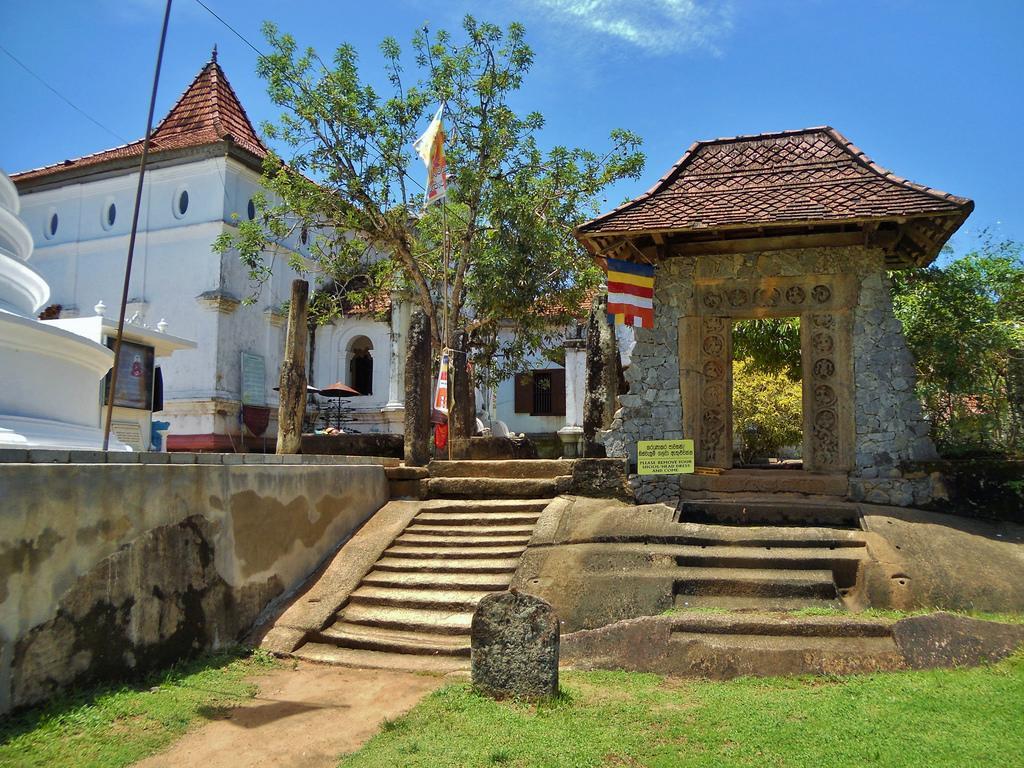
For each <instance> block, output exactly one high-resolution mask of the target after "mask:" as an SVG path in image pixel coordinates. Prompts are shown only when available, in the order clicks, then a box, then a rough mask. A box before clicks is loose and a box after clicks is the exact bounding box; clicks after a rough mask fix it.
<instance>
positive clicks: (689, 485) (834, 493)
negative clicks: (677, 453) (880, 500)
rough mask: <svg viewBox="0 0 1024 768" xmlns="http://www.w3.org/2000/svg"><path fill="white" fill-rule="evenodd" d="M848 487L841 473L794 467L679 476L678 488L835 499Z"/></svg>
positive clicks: (728, 470) (729, 470) (733, 470)
mask: <svg viewBox="0 0 1024 768" xmlns="http://www.w3.org/2000/svg"><path fill="white" fill-rule="evenodd" d="M848 486H849V480H848V479H847V477H846V475H845V474H840V473H837V474H817V473H814V472H805V471H803V470H795V469H727V470H725V471H723V472H722V473H720V474H718V475H697V474H693V475H680V476H679V487H680V489H681V490H683V491H703V492H709V493H742V494H750V493H801V494H809V495H814V496H826V497H828V496H831V497H835V498H836V499H837V500H838V498H840V497H843V496H845V495H846V492H847V490H848Z"/></svg>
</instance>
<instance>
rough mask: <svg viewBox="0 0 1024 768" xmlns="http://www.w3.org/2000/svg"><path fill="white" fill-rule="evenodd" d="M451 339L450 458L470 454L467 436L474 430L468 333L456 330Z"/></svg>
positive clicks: (474, 419) (449, 369)
mask: <svg viewBox="0 0 1024 768" xmlns="http://www.w3.org/2000/svg"><path fill="white" fill-rule="evenodd" d="M452 341H453V346H454V349H452V351H451V360H450V364H449V368H448V382H449V384H448V385H449V386H450V387H451V390H450V395H451V402H449V404H448V439H449V440H450V441H451V446H452V458H453V459H464V458H466V457H467V456H468V455H469V439H470V437H472V435H473V433H474V432H475V431H476V408H475V404H474V402H473V382H472V381H471V380H470V373H469V355H468V344H469V336H468V334H467V333H466V332H465V331H458V332H457V333H456V334H455V337H454V339H453V340H452Z"/></svg>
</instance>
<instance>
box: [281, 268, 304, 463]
mask: <svg viewBox="0 0 1024 768" xmlns="http://www.w3.org/2000/svg"><path fill="white" fill-rule="evenodd" d="M308 312H309V283H307V282H306V281H305V280H292V298H291V303H290V304H289V305H288V334H287V336H286V338H285V343H284V360H283V361H282V362H281V384H280V387H281V404H280V406H278V411H277V452H278V453H279V454H283V453H300V452H301V450H302V419H303V416H305V413H306V338H307V334H308V329H307V327H306V317H307V314H308Z"/></svg>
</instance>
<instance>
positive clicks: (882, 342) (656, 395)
mask: <svg viewBox="0 0 1024 768" xmlns="http://www.w3.org/2000/svg"><path fill="white" fill-rule="evenodd" d="M973 207H974V204H973V202H972V201H970V200H968V199H965V198H962V197H956V196H954V195H950V194H946V193H944V192H939V191H937V190H934V189H931V188H929V187H925V186H922V185H920V184H915V183H913V182H910V181H907V180H906V179H902V178H899V177H897V176H895V175H893V174H892V173H891V172H889V171H887V170H885V169H884V168H881V167H879V166H878V165H877V164H875V163H874V162H873V161H872V160H870V159H869V158H868V157H867V156H866V155H865V154H864V153H863V152H862V151H861V150H860V149H858V148H857V147H856V146H854V145H853V144H852V143H851V142H850V141H848V140H847V139H846V138H845V137H844V136H842V134H840V133H839V132H838V131H836V130H834V129H833V128H829V127H822V128H809V129H805V130H798V131H785V132H781V133H765V134H760V135H756V136H738V137H735V138H726V139H716V140H714V141H699V142H696V143H694V144H693V145H692V146H691V147H690V148H689V149H688V150H687V151H686V154H684V155H683V157H682V158H681V159H680V160H679V162H678V163H676V165H675V166H673V167H672V168H671V169H670V170H669V171H668V173H666V174H665V176H663V177H662V178H661V180H660V181H658V183H657V184H655V185H654V187H652V188H651V189H650V190H649V191H647V192H646V193H644V194H643V195H641V196H640V197H638V198H636V199H635V200H632V201H630V202H628V203H625V204H624V205H622V206H620V207H618V208H616V209H615V210H613V211H611V212H609V213H607V214H605V215H603V216H600V217H598V218H596V219H594V220H593V221H590V222H588V223H587V224H584V225H583V226H581V227H580V228H579V229H578V230H577V232H576V235H577V237H578V238H579V240H580V242H581V243H582V244H583V245H584V246H585V247H586V248H587V249H588V250H589V252H590V253H591V254H592V255H593V256H594V257H596V258H598V259H603V258H606V257H615V258H619V259H629V260H633V261H638V262H641V263H650V264H653V265H655V267H656V277H655V291H654V299H653V303H654V328H653V329H637V330H636V340H637V343H636V347H635V348H634V349H633V353H632V362H631V365H630V367H629V368H628V370H627V372H626V380H627V382H628V384H629V387H630V389H629V393H628V394H625V395H622V396H620V398H619V405H620V406H621V407H620V408H619V410H618V411H616V413H615V416H614V419H613V420H612V422H611V423H610V424H608V425H605V426H607V429H606V430H604V431H603V432H602V433H600V434H599V441H601V442H603V443H604V445H605V449H606V451H607V454H608V455H609V456H615V457H626V458H628V459H629V460H630V461H631V462H635V460H636V445H637V442H638V441H640V440H659V439H675V438H693V439H694V441H695V450H696V461H697V464H698V465H701V466H706V467H717V468H720V469H722V470H724V471H723V472H722V473H721V474H718V475H683V476H682V480H681V481H680V480H679V479H678V478H677V477H675V476H666V477H654V478H651V477H644V478H639V477H637V478H634V483H636V484H637V493H638V500H640V501H642V502H645V501H646V502H651V501H659V500H667V499H670V498H675V497H678V496H679V495H680V490H683V491H684V492H685V491H694V492H702V491H718V490H721V491H736V490H751V491H757V490H783V489H784V488H783V486H785V489H786V490H802V491H804V492H810V493H825V494H830V495H835V496H845V497H849V498H850V499H852V500H854V501H861V500H866V501H871V502H878V503H890V504H895V505H901V506H908V505H912V504H924V503H927V502H928V501H929V500H930V499H931V498H932V496H933V494H934V490H935V489H934V487H933V486H934V485H935V483H936V482H937V478H933V477H930V476H928V475H927V474H924V473H921V472H916V471H915V470H914V467H913V462H916V461H921V460H925V459H930V458H934V455H935V449H934V447H933V445H932V443H931V441H930V439H929V437H928V423H927V422H926V421H925V420H924V419H923V417H922V413H921V408H920V404H919V402H918V400H917V397H916V395H915V392H914V378H915V377H914V368H913V360H912V359H911V356H910V352H909V350H908V348H907V344H906V341H905V339H904V337H903V331H902V328H901V326H900V324H899V321H898V320H897V319H896V318H895V316H894V315H893V309H892V300H891V296H890V280H889V277H888V272H889V271H890V270H899V269H905V268H909V267H916V266H924V265H927V264H929V263H931V262H932V261H933V260H934V259H935V257H936V256H937V255H938V253H939V251H940V250H941V248H942V246H943V245H944V244H945V242H946V241H947V240H948V239H949V237H950V236H951V235H952V234H953V233H954V232H955V231H956V230H957V228H958V227H960V225H961V224H963V222H964V220H965V219H966V218H967V217H968V215H969V214H970V213H971V211H972V209H973ZM765 317H799V319H800V337H801V339H800V344H801V364H802V382H803V384H802V386H803V422H804V423H803V454H802V455H803V469H804V473H803V474H802V475H801V476H799V477H795V476H794V473H789V472H787V473H785V475H786V476H785V477H780V476H778V475H776V476H775V477H771V476H766V473H763V472H761V473H757V475H759V476H755V475H754V474H752V473H750V472H747V473H744V472H742V471H741V470H738V469H733V425H732V421H733V416H732V414H733V409H732V383H733V382H732V348H731V347H732V327H733V324H734V323H736V322H737V321H741V320H745V319H750V318H765ZM680 482H681V483H682V487H681V488H680Z"/></svg>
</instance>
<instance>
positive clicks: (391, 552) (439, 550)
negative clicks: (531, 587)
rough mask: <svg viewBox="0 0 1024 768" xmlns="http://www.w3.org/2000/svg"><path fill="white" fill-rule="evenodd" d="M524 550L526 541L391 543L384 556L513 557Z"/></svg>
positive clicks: (461, 558)
mask: <svg viewBox="0 0 1024 768" xmlns="http://www.w3.org/2000/svg"><path fill="white" fill-rule="evenodd" d="M525 551H526V542H523V543H522V544H511V545H508V544H498V545H495V546H474V547H465V546H456V547H432V546H429V545H426V546H425V545H422V544H421V545H407V544H392V545H391V546H390V547H388V549H387V551H386V552H385V553H384V556H385V557H404V558H409V559H411V560H430V559H434V558H443V557H452V558H455V559H458V560H472V559H477V558H489V557H496V558H514V557H519V556H520V555H522V554H523V552H525Z"/></svg>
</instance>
